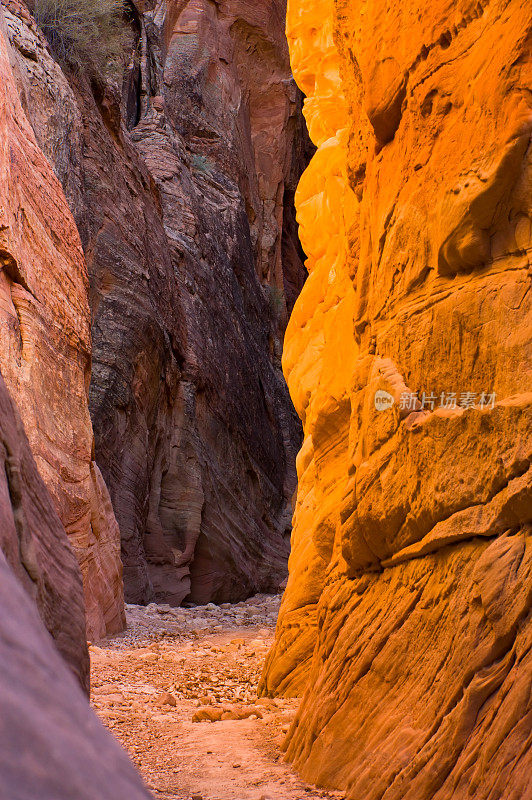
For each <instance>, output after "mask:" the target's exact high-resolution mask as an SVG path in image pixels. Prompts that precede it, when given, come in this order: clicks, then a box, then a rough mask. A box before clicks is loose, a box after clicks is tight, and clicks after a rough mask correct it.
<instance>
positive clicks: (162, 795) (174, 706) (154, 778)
mask: <svg viewBox="0 0 532 800" xmlns="http://www.w3.org/2000/svg"><path fill="white" fill-rule="evenodd" d="M279 603H280V597H278V596H275V595H274V596H268V595H257V596H255V597H253V598H251V599H250V600H247V601H245V602H242V603H238V604H235V605H229V604H225V606H224V607H217V606H198V607H195V608H192V609H183V608H170V607H169V606H167V605H155V604H151V605H150V606H148V607H147V608H146V607H142V606H135V605H129V606H127V617H128V629H127V631H126V632H124V633H122V634H118V635H117V636H114V637H110V638H107V639H106V640H105V641H104V642H100V643H99V644H98V645H92V646H91V648H90V651H91V662H92V680H91V683H92V704H93V707H94V709H95V711H96V712H97V714H98V715H99V717H100V718H101V719H102V721H103V722H104V723H105V724H106V725H107V726H108V728H109V729H110V730H111V732H112V733H113V734H114V735H115V736H116V737H117V738H118V739H119V740H120V742H121V743H122V745H123V746H124V747H125V748H126V749H127V750H128V752H129V754H130V756H131V758H132V760H133V761H134V763H135V764H136V766H137V767H138V769H139V771H140V772H141V774H142V776H143V778H144V780H145V781H146V783H147V785H148V788H149V790H150V791H151V792H152V795H153V797H154V798H157V800H171V799H172V800H173V799H174V798H175V799H176V800H191V798H197V800H199V798H202V800H261V798H262V799H263V800H301V799H302V798H308V800H317V799H318V798H340V797H343V796H344V795H343V793H341V792H326V791H322V790H319V789H315V788H314V787H309V786H307V785H306V784H305V783H303V782H302V781H301V780H299V779H298V778H297V776H296V775H295V773H294V772H293V770H292V769H291V768H290V766H289V765H287V764H285V763H284V762H283V760H282V758H283V757H282V753H281V751H280V744H281V742H282V740H283V738H284V731H286V729H287V727H288V725H289V724H290V722H291V720H292V718H293V715H294V713H295V708H296V706H297V702H298V701H297V700H285V699H275V700H269V699H257V694H256V688H257V684H258V681H259V677H260V673H261V669H262V665H263V662H264V657H265V654H266V652H267V650H268V648H269V647H270V646H271V644H272V641H273V634H274V629H275V622H276V619H277V612H278V609H279ZM222 714H223V716H224V718H223V719H221V720H217V721H214V722H211V721H208V720H207V719H205V720H204V721H193V720H194V718H204V717H208V716H211V717H213V718H215V719H217V718H218V717H219V716H221V715H222ZM231 717H232V718H231ZM236 717H244V718H241V719H237V718H236Z"/></svg>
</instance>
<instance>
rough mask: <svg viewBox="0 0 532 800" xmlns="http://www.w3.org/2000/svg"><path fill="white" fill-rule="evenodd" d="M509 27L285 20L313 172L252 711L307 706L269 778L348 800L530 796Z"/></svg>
mask: <svg viewBox="0 0 532 800" xmlns="http://www.w3.org/2000/svg"><path fill="white" fill-rule="evenodd" d="M529 25H530V9H529V8H528V4H527V3H525V2H518V0H516V1H515V2H509V3H502V2H501V3H496V4H495V5H489V6H488V5H486V4H479V3H475V4H473V3H467V2H460V3H458V4H457V3H452V4H451V3H445V2H440V3H431V4H426V3H419V4H417V3H410V4H406V5H405V4H392V5H390V4H389V3H384V2H382V3H381V2H377V3H373V4H367V3H363V2H356V0H350V1H349V2H339V1H338V2H336V3H333V2H330V1H329V0H322V2H309V1H308V0H295V1H294V2H292V3H291V7H290V9H289V20H288V31H289V39H290V43H291V50H292V59H293V67H294V72H295V76H296V80H297V81H298V82H299V85H300V86H301V88H302V89H303V91H304V92H305V93H306V94H307V100H306V104H305V113H306V116H307V121H308V124H309V129H310V133H311V137H312V138H313V140H314V141H315V143H316V144H317V145H318V146H319V149H318V152H317V154H316V156H315V157H314V159H313V161H312V163H311V165H310V167H309V168H308V170H307V172H306V173H305V175H304V177H303V179H302V181H301V184H300V187H299V190H298V196H297V205H298V217H299V221H300V223H301V226H302V240H303V244H304V247H305V249H306V252H307V253H308V254H309V261H308V267H309V271H310V277H309V279H308V281H307V283H306V285H305V288H304V289H303V292H302V294H301V296H300V298H299V300H298V301H297V303H296V306H295V309H294V312H293V315H292V318H291V321H290V323H289V326H288V330H287V336H286V346H285V355H284V369H285V374H286V375H287V378H288V382H289V387H290V391H291V394H292V397H293V399H294V402H295V405H296V408H297V411H298V413H299V414H300V416H301V418H302V420H303V423H304V430H305V443H304V446H303V449H302V450H301V452H300V455H299V459H298V475H299V491H298V499H297V508H296V512H295V529H294V533H293V538H292V543H293V550H292V555H291V560H290V577H289V582H288V587H287V590H286V592H285V596H284V599H283V604H282V607H281V614H280V619H279V623H278V628H277V638H276V643H275V645H274V648H273V650H272V652H271V654H270V656H269V659H268V662H267V664H266V668H265V672H264V676H263V685H262V688H263V691H264V692H265V693H270V694H274V693H284V694H299V693H303V700H302V704H301V707H300V710H299V712H298V715H297V718H296V720H295V723H294V725H293V726H292V728H291V730H290V732H289V734H288V737H287V742H286V748H287V754H288V758H289V759H290V760H292V761H293V762H294V763H295V764H296V766H297V767H298V769H299V770H300V771H301V772H302V774H303V775H304V777H305V778H306V779H309V780H312V781H318V782H320V783H323V784H325V785H328V786H336V787H340V788H342V789H344V790H346V791H347V796H348V797H349V798H353V799H354V798H362V797H363V798H364V800H376V798H386V800H392V798H393V799H394V800H395V799H396V798H397V800H398V799H399V798H409V799H411V800H424V799H425V798H426V799H427V800H428V799H429V798H435V799H436V800H444V799H446V798H465V797H470V796H474V797H475V798H479V799H480V798H488V797H498V798H499V797H500V798H515V800H517V798H520V797H527V796H529V795H530V793H531V785H530V767H531V763H530V754H529V751H528V750H527V744H526V743H527V737H529V736H530V728H531V723H530V718H531V713H532V712H531V708H530V696H531V691H530V690H531V685H530V681H531V675H532V656H531V644H532V632H531V630H530V625H529V624H528V620H529V613H530V604H531V594H530V580H531V573H532V549H531V542H530V535H529V534H530V529H531V520H532V503H531V497H530V449H531V442H530V430H531V420H530V416H531V415H530V404H531V401H532V395H531V394H530V372H531V364H532V352H531V343H530V329H531V321H530V283H529V281H530V275H529V272H528V269H529V252H530V230H531V225H530V177H531V173H530V132H531V120H532V115H531V109H530V93H529V92H528V90H527V89H526V87H527V86H529V85H530V79H531V67H530V39H529V33H528V31H529ZM377 392H379V394H376V393H377ZM453 393H455V395H456V401H454V399H453V396H452V394H453ZM442 395H443V398H442ZM379 399H382V400H383V402H379Z"/></svg>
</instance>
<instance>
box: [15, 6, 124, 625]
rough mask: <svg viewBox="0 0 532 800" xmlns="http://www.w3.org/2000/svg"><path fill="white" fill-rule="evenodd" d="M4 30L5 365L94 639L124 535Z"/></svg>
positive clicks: (66, 276)
mask: <svg viewBox="0 0 532 800" xmlns="http://www.w3.org/2000/svg"><path fill="white" fill-rule="evenodd" d="M26 14H27V12H26ZM27 16H28V19H29V15H27ZM6 36H7V31H6V27H5V23H4V17H3V11H2V9H0V75H1V78H2V80H1V84H0V140H1V143H2V144H1V153H0V369H1V371H2V374H3V377H4V379H5V381H6V384H7V386H8V387H9V390H10V392H11V395H12V398H13V400H14V401H15V402H16V404H17V407H18V409H19V411H20V414H21V416H22V419H23V422H24V426H25V430H26V432H27V434H28V437H29V440H30V444H31V448H32V452H33V455H34V457H35V460H36V463H37V466H38V469H39V472H40V474H41V476H42V477H43V479H44V481H45V484H46V486H47V489H48V491H49V492H50V494H51V497H52V499H53V501H54V505H55V508H56V510H57V513H58V514H59V517H60V519H61V522H62V524H63V525H64V527H65V529H66V531H67V534H68V536H69V539H70V543H71V546H72V548H73V550H74V552H75V554H76V556H77V558H78V561H79V563H80V565H81V570H82V574H83V580H84V585H85V597H86V609H87V629H88V634H89V636H91V637H99V636H103V635H105V633H108V632H111V631H117V630H120V629H121V627H122V626H123V625H124V622H125V618H124V604H123V592H122V583H121V573H122V569H121V563H120V541H119V531H118V527H117V523H116V520H115V518H114V514H113V510H112V508H111V503H110V500H109V495H108V492H107V490H106V488H105V484H104V482H103V479H102V476H101V474H100V471H99V469H98V467H97V465H96V463H95V461H94V458H93V453H92V450H93V432H92V427H91V421H90V416H89V409H88V397H87V393H88V383H89V377H90V314H89V306H88V278H87V271H86V265H85V261H84V257H83V251H82V248H81V243H80V240H79V235H78V232H77V230H76V226H75V224H74V220H73V218H72V215H71V213H70V210H69V208H68V205H67V203H66V200H65V196H64V194H63V191H62V189H61V185H60V183H59V181H58V180H57V178H56V177H55V175H54V174H53V171H52V169H51V167H50V164H49V162H48V161H47V159H46V158H45V156H44V154H43V152H42V151H41V150H40V149H39V147H38V145H37V143H36V140H35V136H34V133H33V131H32V128H31V127H30V124H29V123H28V120H27V118H26V116H25V114H24V111H23V109H22V107H21V104H20V101H19V95H18V92H17V88H16V84H15V78H14V75H13V67H15V69H16V65H15V56H14V53H13V52H12V51H11V50H10V48H9V47H8V44H7V41H6ZM10 59H11V62H12V63H10ZM58 591H59V588H58Z"/></svg>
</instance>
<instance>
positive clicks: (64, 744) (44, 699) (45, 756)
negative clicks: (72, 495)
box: [0, 389, 151, 800]
mask: <svg viewBox="0 0 532 800" xmlns="http://www.w3.org/2000/svg"><path fill="white" fill-rule="evenodd" d="M0 394H2V390H1V389H0ZM2 402H3V401H2ZM2 411H4V408H2ZM2 419H4V417H2ZM2 433H3V431H2ZM25 453H26V455H25V459H26V464H28V463H31V460H32V459H31V455H30V454H29V448H28V446H27V443H26V447H25ZM33 471H34V473H35V474H34V475H32V476H30V477H31V478H32V484H31V487H30V493H32V495H33V496H31V495H30V498H29V501H28V502H27V503H26V510H28V509H31V508H33V510H34V513H35V514H36V515H35V516H33V517H31V518H30V519H29V520H28V523H29V526H30V529H31V527H32V526H33V524H34V523H37V522H40V520H39V516H38V515H40V513H42V510H44V509H42V510H41V509H39V505H40V502H41V498H42V497H46V489H45V487H44V485H43V484H42V483H39V482H38V477H37V470H36V468H35V466H33ZM34 479H35V480H34ZM25 488H26V487H25ZM40 492H42V493H43V494H41V495H40V496H39V493H40ZM26 499H27V500H28V498H26ZM47 502H48V504H50V500H48V501H47ZM1 509H2V513H3V512H4V511H5V507H4V505H3V504H2V507H1ZM50 511H51V509H50ZM51 513H52V514H53V512H52V511H51ZM54 525H56V526H57V527H58V528H59V529H61V525H60V522H59V519H58V518H57V517H56V516H55V515H54V516H53V524H49V526H48V530H47V531H46V533H48V531H49V532H50V534H51V537H50V538H48V537H47V539H46V543H47V544H48V545H49V546H50V547H52V546H53V543H54V537H55V533H54V531H53V527H54ZM45 527H46V526H45V525H43V528H45ZM62 536H63V540H64V541H63V542H62V543H61V546H62V548H63V553H68V549H67V547H65V544H66V539H65V533H64V530H63V532H62ZM42 543H43V544H44V540H43V542H42ZM51 552H53V553H54V554H56V555H57V554H58V550H57V548H54V550H53V551H51ZM71 559H72V561H74V558H73V556H71ZM56 572H57V571H56ZM53 577H54V579H55V577H57V575H54V576H53ZM56 588H57V589H60V588H61V583H58V584H56ZM65 599H66V598H65ZM77 599H78V601H79V600H80V599H81V582H80V583H79V597H78V598H77ZM54 603H55V600H54ZM78 608H79V609H80V610H81V609H82V606H81V604H80V605H79V606H78ZM64 622H65V619H62V620H61V625H63V624H64ZM71 632H72V631H71V630H70V631H69V630H68V628H66V627H63V633H64V634H65V635H66V636H70V635H71ZM0 665H1V672H0V675H1V677H0V708H1V709H2V713H1V714H0V743H1V746H0V796H1V797H3V798H4V797H5V798H9V800H36V798H39V800H72V799H73V798H76V800H117V798H120V799H121V800H122V798H124V800H125V798H127V800H141V799H142V800H148V798H150V797H151V795H150V793H149V792H148V790H147V789H146V788H145V787H144V785H143V783H142V781H141V779H140V777H139V776H138V774H137V773H136V771H135V769H134V767H133V765H132V764H131V762H130V761H129V759H128V757H127V755H126V754H125V753H124V752H123V751H122V750H121V748H120V746H119V745H118V743H117V742H116V741H115V739H114V738H113V737H112V736H111V734H110V733H109V732H108V731H106V729H105V728H104V726H103V725H102V724H101V723H100V722H99V720H98V719H97V717H96V715H95V714H94V713H93V712H92V711H91V709H90V707H89V704H88V702H87V699H86V697H85V696H84V695H83V693H82V691H81V689H80V688H79V686H78V685H77V684H76V681H75V680H74V678H73V677H72V675H71V674H70V673H69V671H68V669H67V668H66V666H65V664H64V663H63V661H62V659H61V658H60V656H59V655H58V653H57V650H56V649H55V647H54V645H53V643H52V641H51V640H50V637H49V636H48V634H47V633H46V631H45V630H44V628H43V627H42V623H41V621H40V619H39V617H38V615H37V612H36V610H35V607H34V605H33V603H32V602H31V600H30V599H29V598H28V597H27V595H26V594H25V592H24V591H23V589H22V588H21V586H20V584H19V582H18V581H17V580H16V578H15V577H14V575H13V573H12V572H11V570H10V568H9V566H8V565H7V562H6V559H5V557H4V555H3V553H2V552H0Z"/></svg>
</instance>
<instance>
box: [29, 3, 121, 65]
mask: <svg viewBox="0 0 532 800" xmlns="http://www.w3.org/2000/svg"><path fill="white" fill-rule="evenodd" d="M124 12H125V4H124V0H35V7H34V12H33V13H34V17H35V21H36V22H37V25H38V26H39V27H40V29H41V30H42V32H43V33H44V35H45V36H46V38H47V40H48V43H49V45H50V48H51V50H52V52H53V54H54V56H55V57H56V58H57V60H58V61H62V62H63V63H66V64H68V65H69V66H70V67H72V68H74V69H87V68H91V67H92V68H95V69H97V70H100V71H106V70H107V69H108V68H109V66H110V64H111V63H112V62H113V61H116V60H117V59H118V58H120V56H121V55H122V42H121V34H122V31H123V25H122V18H123V14H124Z"/></svg>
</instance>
